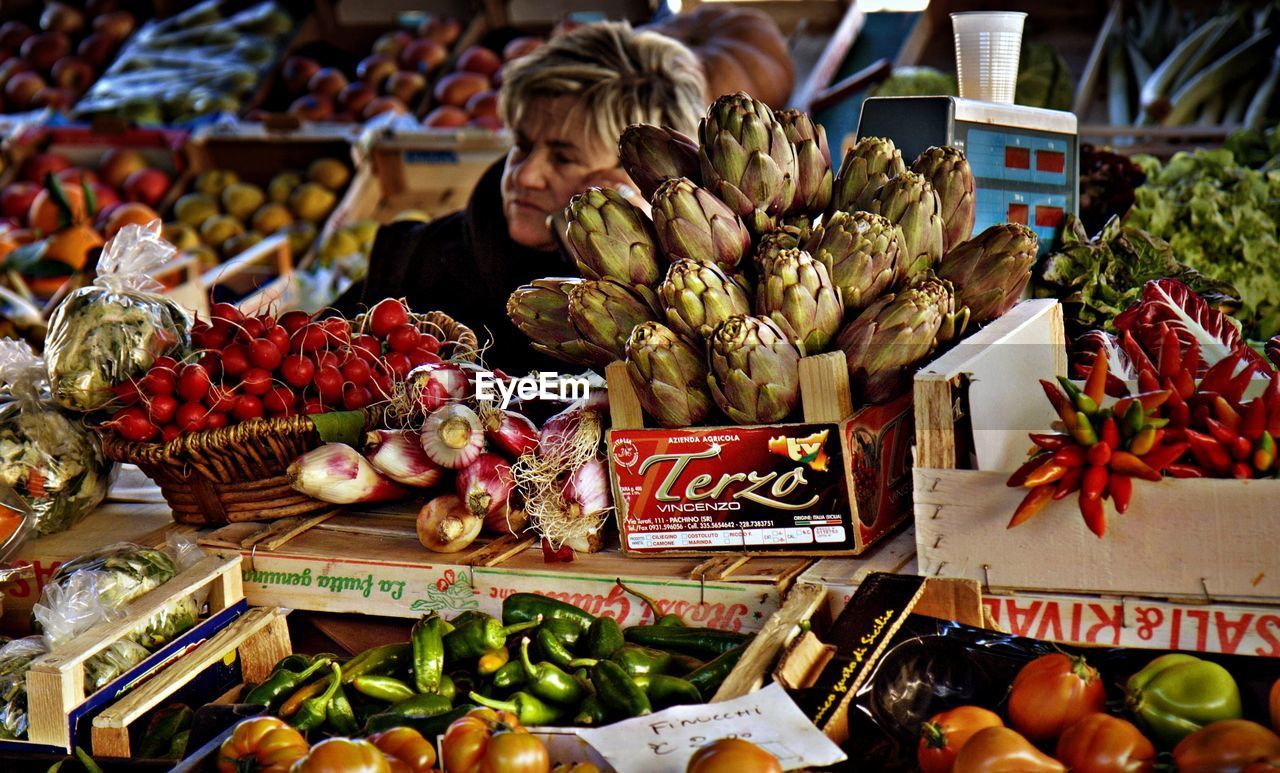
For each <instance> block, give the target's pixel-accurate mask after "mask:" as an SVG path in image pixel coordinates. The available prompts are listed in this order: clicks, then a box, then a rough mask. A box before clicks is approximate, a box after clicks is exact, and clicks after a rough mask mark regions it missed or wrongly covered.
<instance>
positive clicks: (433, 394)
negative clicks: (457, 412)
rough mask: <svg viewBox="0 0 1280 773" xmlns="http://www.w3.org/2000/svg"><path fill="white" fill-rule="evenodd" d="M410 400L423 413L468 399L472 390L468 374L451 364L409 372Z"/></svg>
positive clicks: (406, 384) (427, 365)
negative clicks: (468, 394)
mask: <svg viewBox="0 0 1280 773" xmlns="http://www.w3.org/2000/svg"><path fill="white" fill-rule="evenodd" d="M405 386H406V389H407V390H408V392H409V399H410V400H411V401H412V403H413V405H414V407H416V408H417V409H418V410H420V411H422V412H423V413H430V412H431V411H434V410H436V409H438V408H440V407H441V406H443V405H447V404H448V403H452V402H456V401H458V400H463V399H466V396H467V393H468V391H469V389H470V386H471V385H470V382H469V381H468V379H467V374H466V372H465V371H463V370H462V368H460V367H458V366H457V365H454V364H453V363H449V362H437V363H428V364H426V365H420V366H418V367H416V368H414V369H413V370H411V371H409V375H408V376H407V377H406V378H405Z"/></svg>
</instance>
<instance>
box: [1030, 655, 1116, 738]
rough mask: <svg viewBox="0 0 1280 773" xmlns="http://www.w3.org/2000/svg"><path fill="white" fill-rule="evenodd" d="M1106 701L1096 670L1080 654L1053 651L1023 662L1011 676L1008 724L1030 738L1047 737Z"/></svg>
mask: <svg viewBox="0 0 1280 773" xmlns="http://www.w3.org/2000/svg"><path fill="white" fill-rule="evenodd" d="M1106 705H1107V693H1106V689H1105V688H1104V687H1103V686H1102V679H1101V678H1100V677H1099V676H1098V670H1097V669H1095V668H1094V667H1093V666H1090V665H1089V664H1088V663H1087V662H1085V659H1084V658H1082V657H1072V656H1070V655H1064V654H1063V653H1061V652H1054V653H1051V654H1048V655H1041V656H1040V657H1038V658H1036V659H1035V660H1033V661H1031V662H1030V663H1028V664H1026V665H1025V666H1023V667H1022V670H1021V671H1019V672H1018V675H1017V676H1016V677H1014V679H1013V691H1012V692H1011V693H1010V694H1009V725H1010V726H1011V727H1013V728H1014V729H1015V730H1017V731H1018V732H1019V733H1022V734H1023V735H1025V736H1026V737H1027V738H1028V739H1030V740H1032V741H1035V742H1037V743H1038V742H1040V741H1048V740H1051V739H1053V738H1057V737H1058V736H1059V735H1061V734H1062V731H1064V730H1066V729H1067V728H1068V727H1071V726H1072V725H1074V724H1075V723H1076V722H1078V721H1080V719H1081V718H1082V717H1084V716H1085V715H1086V714H1092V713H1094V712H1101V711H1103V710H1104V709H1105V708H1106Z"/></svg>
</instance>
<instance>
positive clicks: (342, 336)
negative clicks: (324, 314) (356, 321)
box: [320, 317, 351, 348]
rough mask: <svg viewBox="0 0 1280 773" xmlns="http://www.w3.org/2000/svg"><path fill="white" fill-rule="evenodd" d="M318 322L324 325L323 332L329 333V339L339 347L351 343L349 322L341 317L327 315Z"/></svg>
mask: <svg viewBox="0 0 1280 773" xmlns="http://www.w3.org/2000/svg"><path fill="white" fill-rule="evenodd" d="M320 324H321V326H322V327H324V332H325V333H327V334H328V335H329V340H330V341H332V342H333V343H336V344H337V345H338V347H339V348H341V347H344V346H346V345H347V344H349V343H351V323H349V322H347V321H346V320H345V319H343V318H342V317H329V318H328V319H326V320H325V321H323V322H321V323H320Z"/></svg>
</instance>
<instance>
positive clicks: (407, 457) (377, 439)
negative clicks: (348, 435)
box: [365, 429, 444, 488]
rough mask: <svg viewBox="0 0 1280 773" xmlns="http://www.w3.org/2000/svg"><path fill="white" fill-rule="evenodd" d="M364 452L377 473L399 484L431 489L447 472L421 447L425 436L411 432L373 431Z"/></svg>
mask: <svg viewBox="0 0 1280 773" xmlns="http://www.w3.org/2000/svg"><path fill="white" fill-rule="evenodd" d="M366 443H367V444H368V445H367V448H366V450H365V453H366V454H367V458H368V459H369V463H370V464H372V465H373V466H374V468H375V469H377V471H378V472H380V473H382V474H383V475H386V476H387V477H388V478H390V479H392V480H394V481H395V482H396V483H403V484H404V485H406V486H416V487H418V488H429V487H431V486H434V485H435V484H436V483H438V482H439V481H440V476H441V475H443V474H444V470H442V469H441V467H440V465H438V464H436V463H435V462H433V461H431V459H430V458H429V457H428V456H427V452H426V451H424V450H423V448H422V436H421V435H419V434H418V433H417V432H412V431H410V430H394V429H379V430H374V431H373V432H370V433H369V435H368V437H367V439H366Z"/></svg>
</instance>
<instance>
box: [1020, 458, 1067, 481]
mask: <svg viewBox="0 0 1280 773" xmlns="http://www.w3.org/2000/svg"><path fill="white" fill-rule="evenodd" d="M1069 469H1071V468H1070V467H1068V466H1067V465H1065V464H1062V463H1061V462H1058V461H1056V460H1055V461H1050V462H1049V463H1048V464H1046V465H1042V466H1041V467H1040V468H1039V469H1037V470H1036V471H1035V472H1032V473H1031V474H1030V475H1028V476H1027V479H1026V480H1025V481H1023V482H1022V486H1023V488H1035V487H1036V486H1043V485H1044V484H1046V483H1055V482H1057V481H1058V480H1059V479H1061V478H1062V476H1063V475H1066V474H1067V470H1069Z"/></svg>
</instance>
